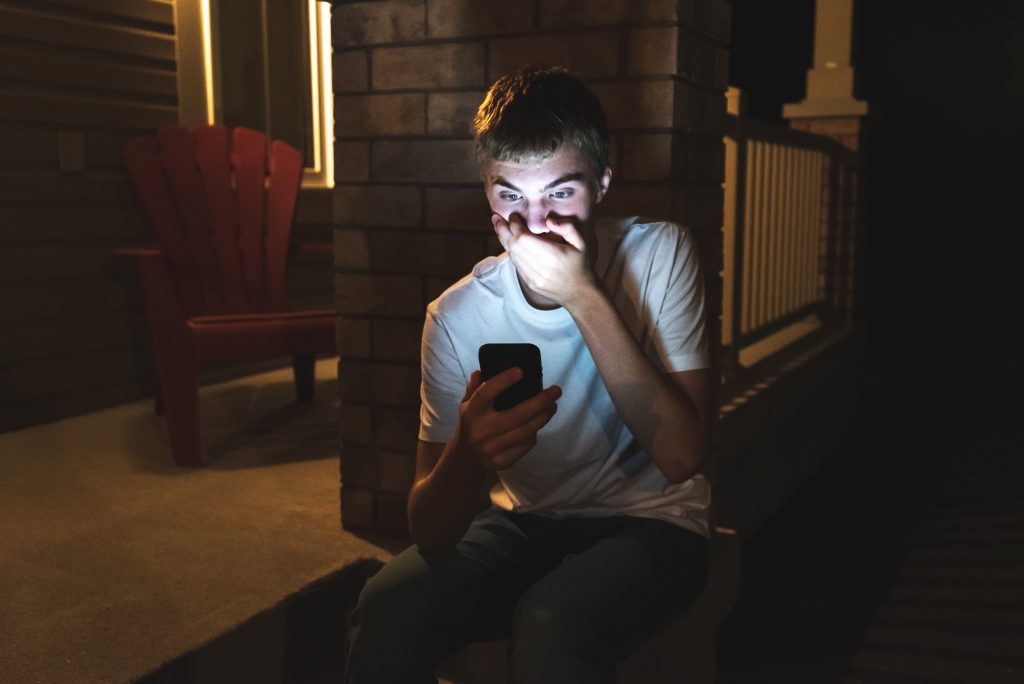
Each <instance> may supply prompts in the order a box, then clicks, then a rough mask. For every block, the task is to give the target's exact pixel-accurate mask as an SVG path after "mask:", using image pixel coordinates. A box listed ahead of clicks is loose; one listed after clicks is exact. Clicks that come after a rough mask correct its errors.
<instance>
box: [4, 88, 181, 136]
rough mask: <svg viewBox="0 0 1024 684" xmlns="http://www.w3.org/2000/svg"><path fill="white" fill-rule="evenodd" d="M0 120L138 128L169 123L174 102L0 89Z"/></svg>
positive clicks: (173, 114) (175, 110)
mask: <svg viewBox="0 0 1024 684" xmlns="http://www.w3.org/2000/svg"><path fill="white" fill-rule="evenodd" d="M0 119H7V120H11V121H26V120H28V121H35V122H39V123H49V124H62V125H63V126H66V127H78V126H96V127H103V128H129V129H137V130H139V131H146V130H154V129H156V128H159V127H160V126H173V125H174V124H175V123H177V120H178V107H177V105H158V104H148V103H142V102H131V101H130V100H114V99H106V98H101V97H82V96H78V95H57V94H45V95H44V94H39V93H18V92H10V91H7V92H4V90H2V89H0Z"/></svg>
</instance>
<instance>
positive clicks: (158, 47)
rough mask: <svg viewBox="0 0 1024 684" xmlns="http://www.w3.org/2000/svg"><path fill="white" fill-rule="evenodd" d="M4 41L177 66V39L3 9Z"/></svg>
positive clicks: (0, 30) (0, 31) (0, 24)
mask: <svg viewBox="0 0 1024 684" xmlns="http://www.w3.org/2000/svg"><path fill="white" fill-rule="evenodd" d="M0 38H7V39H9V40H14V41H18V42H19V43H33V44H38V45H40V46H47V45H52V46H57V47H60V48H69V47H70V48H79V49H85V50H88V51H90V52H94V53H108V54H111V55H117V56H121V57H140V58H144V59H147V60H160V61H164V62H168V63H173V62H174V59H175V57H174V36H173V35H168V34H166V33H160V32H156V31H148V30H144V29H138V28H134V27H127V26H118V25H109V24H104V23H102V22H99V21H88V20H82V19H68V18H62V17H59V16H56V15H54V14H52V13H46V12H38V11H30V10H25V9H20V8H11V7H4V6H2V5H0Z"/></svg>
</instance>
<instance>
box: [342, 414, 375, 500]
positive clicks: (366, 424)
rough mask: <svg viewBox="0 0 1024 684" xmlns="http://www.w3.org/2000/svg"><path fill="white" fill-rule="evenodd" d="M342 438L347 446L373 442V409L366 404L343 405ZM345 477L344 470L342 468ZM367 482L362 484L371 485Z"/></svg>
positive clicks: (366, 444)
mask: <svg viewBox="0 0 1024 684" xmlns="http://www.w3.org/2000/svg"><path fill="white" fill-rule="evenodd" d="M339 428H340V430H341V440H342V442H343V443H344V444H345V445H346V446H352V445H353V444H362V445H365V446H369V445H371V444H373V411H372V410H371V409H370V407H369V406H368V405H366V404H354V403H351V402H350V403H347V404H345V405H344V406H342V407H341V419H340V421H339ZM342 476H343V477H344V470H342ZM369 485H370V483H365V484H362V485H360V486H369Z"/></svg>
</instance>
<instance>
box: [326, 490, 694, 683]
mask: <svg viewBox="0 0 1024 684" xmlns="http://www.w3.org/2000/svg"><path fill="white" fill-rule="evenodd" d="M707 556H708V542H707V540H706V539H705V538H704V537H702V536H701V535H699V534H696V533H694V532H690V531H689V530H685V529H683V528H681V527H678V526H676V525H672V524H671V523H667V522H664V521H661V520H653V519H648V518H637V517H629V516H615V517H607V518H568V519H553V518H546V517H542V516H539V515H532V514H521V513H520V514H517V513H509V512H507V511H502V510H500V509H497V508H491V509H488V510H486V511H484V512H483V513H480V514H479V515H477V517H476V518H475V519H474V521H473V523H472V525H470V527H469V530H467V532H466V535H465V536H464V537H463V539H462V541H461V542H459V543H458V544H457V545H456V546H455V548H453V549H452V550H451V551H447V552H444V553H436V554H435V553H426V552H423V551H420V550H419V548H418V547H416V546H415V545H414V546H411V547H409V548H407V549H406V550H405V551H403V552H402V553H400V554H398V555H397V556H395V557H394V558H393V559H391V560H390V561H389V562H388V563H387V564H386V565H385V566H384V567H383V568H382V569H381V571H380V572H379V573H377V574H376V575H375V576H374V577H372V578H371V579H370V580H369V582H367V584H366V586H365V587H364V589H363V592H362V594H361V595H360V597H359V603H358V605H357V606H356V608H355V610H354V611H353V613H352V616H351V619H350V628H351V629H350V634H349V651H348V662H347V665H346V681H347V682H349V684H369V683H370V682H374V683H380V684H383V683H386V682H394V683H395V684H398V683H401V684H419V683H421V682H430V683H431V684H433V683H435V682H436V681H437V679H436V678H435V676H434V674H433V670H434V668H435V667H436V666H437V665H438V664H440V662H441V661H442V660H444V659H445V658H446V657H447V656H448V655H449V654H451V653H454V652H455V651H456V650H458V649H460V648H462V647H463V646H465V645H466V644H468V643H470V642H473V641H480V640H486V639H498V638H504V637H509V638H510V642H509V653H508V661H509V681H510V682H520V683H522V682H529V683H530V684H542V683H544V682H558V683H559V684H572V683H574V682H587V684H595V683H598V682H612V681H614V677H615V666H616V664H617V663H618V662H619V661H620V660H622V659H623V658H624V657H625V656H626V654H627V653H628V652H629V650H630V648H631V647H632V646H634V645H635V644H637V643H639V642H640V641H642V640H643V639H645V638H647V637H649V636H651V635H653V634H655V633H657V632H658V631H660V630H661V629H663V628H664V627H665V626H667V625H668V623H670V622H671V621H672V620H673V619H674V618H676V617H677V616H679V615H681V614H682V613H683V612H685V610H686V609H687V608H688V607H689V606H690V605H691V604H692V603H693V600H694V599H695V598H696V596H697V594H698V593H699V592H700V590H701V589H702V588H703V587H704V584H705V582H706V581H707Z"/></svg>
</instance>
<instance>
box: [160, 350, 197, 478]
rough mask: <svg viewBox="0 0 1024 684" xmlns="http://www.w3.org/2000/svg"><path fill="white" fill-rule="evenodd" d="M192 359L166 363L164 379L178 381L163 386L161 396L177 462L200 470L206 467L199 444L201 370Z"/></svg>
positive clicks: (180, 359) (174, 359) (185, 356)
mask: <svg viewBox="0 0 1024 684" xmlns="http://www.w3.org/2000/svg"><path fill="white" fill-rule="evenodd" d="M190 356H191V355H190V354H182V355H181V356H178V357H175V358H172V359H166V358H165V359H164V364H163V370H165V373H164V374H163V375H164V377H166V378H174V380H173V381H171V382H161V387H162V390H163V391H162V392H161V396H162V397H163V398H164V402H165V403H164V411H165V414H166V420H167V432H168V434H169V435H170V438H171V452H172V455H173V456H174V462H175V463H176V464H178V465H180V466H191V467H198V466H201V465H203V451H202V446H201V445H200V443H199V369H198V368H196V366H195V364H194V363H193V362H192V360H191V358H189V357H190ZM171 368H173V369H174V371H171Z"/></svg>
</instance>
